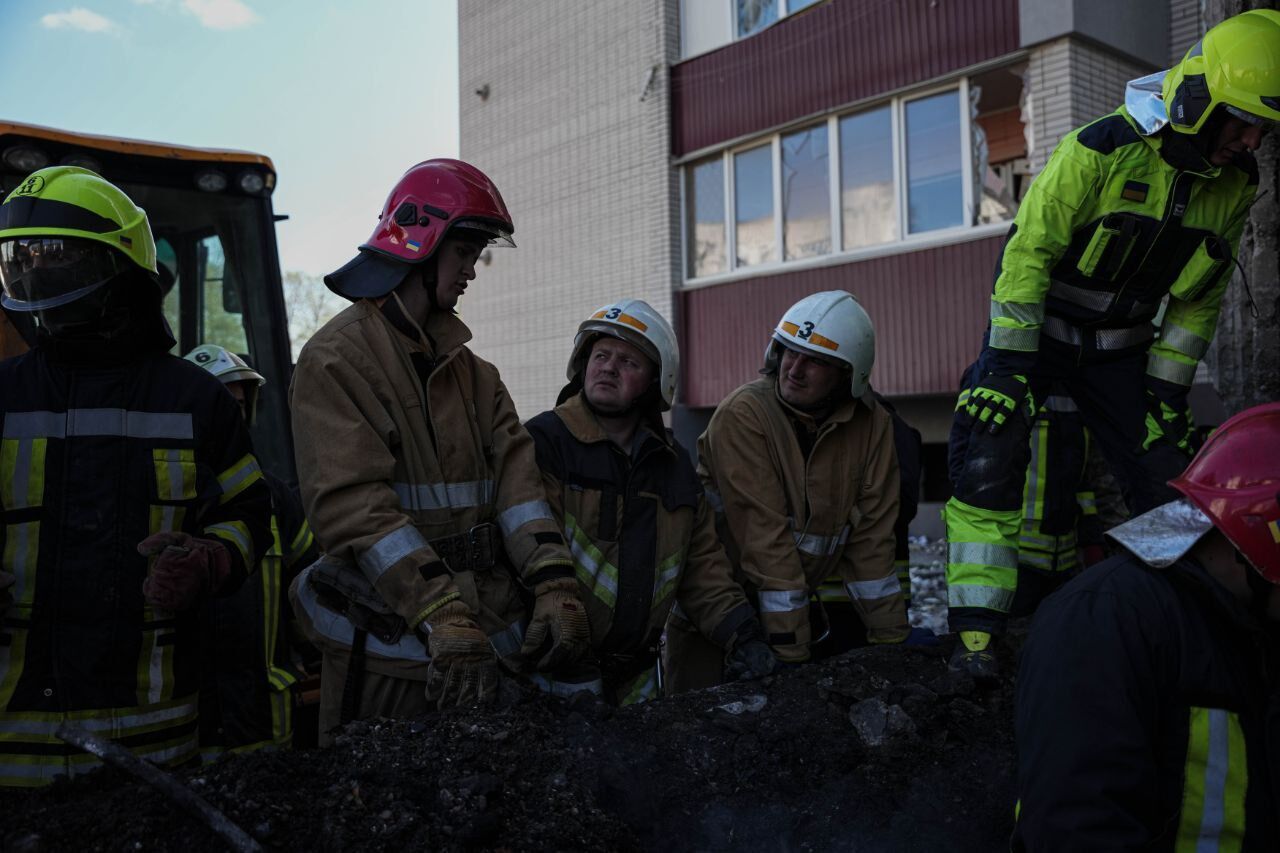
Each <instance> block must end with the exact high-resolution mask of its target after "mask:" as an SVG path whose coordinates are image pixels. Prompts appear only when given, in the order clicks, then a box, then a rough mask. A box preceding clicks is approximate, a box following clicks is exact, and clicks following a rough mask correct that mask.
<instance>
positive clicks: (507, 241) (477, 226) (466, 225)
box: [449, 219, 516, 249]
mask: <svg viewBox="0 0 1280 853" xmlns="http://www.w3.org/2000/svg"><path fill="white" fill-rule="evenodd" d="M455 229H461V230H464V231H474V232H475V233H476V236H477V237H479V238H480V239H482V240H486V241H487V242H488V245H490V246H502V247H505V248H507V249H514V248H515V247H516V241H515V240H512V239H511V229H510V228H506V227H504V226H503V225H500V224H499V223H497V222H494V221H493V220H490V219H459V220H457V221H456V222H454V223H453V224H452V225H450V226H449V231H450V232H452V231H454V230H455Z"/></svg>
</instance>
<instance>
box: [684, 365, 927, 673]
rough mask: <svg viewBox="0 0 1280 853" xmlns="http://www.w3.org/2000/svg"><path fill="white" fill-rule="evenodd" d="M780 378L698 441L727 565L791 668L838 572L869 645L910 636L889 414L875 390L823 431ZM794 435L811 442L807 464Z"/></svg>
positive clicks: (756, 390)
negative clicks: (796, 405) (818, 600)
mask: <svg viewBox="0 0 1280 853" xmlns="http://www.w3.org/2000/svg"><path fill="white" fill-rule="evenodd" d="M776 386H777V383H776V380H775V379H774V378H773V377H763V378H760V379H757V380H755V381H754V382H749V383H747V384H746V385H743V386H742V387H741V388H739V389H737V390H736V391H734V392H733V393H732V394H730V395H729V396H728V397H727V398H725V400H724V402H722V403H721V404H720V406H719V407H718V408H717V409H716V412H715V414H714V415H713V416H712V418H711V423H710V425H709V426H708V427H707V431H706V432H705V433H703V435H702V437H701V438H699V439H698V456H699V464H698V474H699V476H700V477H701V478H702V483H703V485H704V486H705V487H706V490H707V497H708V499H709V500H710V501H711V503H712V504H713V505H714V506H716V510H717V513H718V514H721V516H722V521H723V523H722V525H721V533H722V535H723V536H724V537H725V540H726V541H725V544H726V547H727V548H728V549H729V554H730V557H731V558H734V559H736V560H737V561H738V567H739V569H740V570H741V572H742V574H743V575H745V579H746V582H747V586H748V588H749V589H753V590H755V592H756V594H757V595H758V596H759V598H758V602H759V609H760V621H761V622H762V623H763V624H764V629H765V631H766V632H767V633H768V634H769V641H770V644H771V645H772V646H773V647H774V651H775V652H776V653H777V654H778V657H779V658H781V659H782V660H784V661H788V660H789V661H799V660H804V659H806V658H807V657H808V654H809V643H810V641H811V640H815V639H817V638H815V637H812V636H811V630H810V625H809V597H810V595H811V594H812V593H813V592H814V591H815V590H816V589H817V588H818V586H819V584H821V583H822V580H823V578H825V577H827V576H828V575H832V574H837V573H838V574H839V576H840V577H841V578H842V579H843V580H844V584H845V589H846V591H847V592H848V594H849V597H850V599H852V601H853V604H854V606H855V607H856V608H857V611H858V614H859V616H860V617H861V618H862V621H863V623H864V624H865V625H866V626H867V638H868V639H869V640H871V641H872V642H897V641H900V640H902V639H903V638H904V637H905V636H906V633H907V630H908V625H907V615H906V607H905V605H904V603H903V599H902V593H901V590H900V588H899V585H898V579H897V574H896V572H895V571H894V565H893V551H894V537H893V524H894V520H895V519H896V518H897V514H898V489H899V484H898V463H897V458H896V455H895V453H894V446H893V426H892V424H891V422H890V419H889V414H888V412H886V411H885V410H884V408H883V407H881V406H880V405H879V404H878V403H877V402H875V399H874V397H873V396H872V395H871V393H870V392H868V393H867V394H866V395H864V396H863V397H861V398H860V399H858V400H850V401H848V402H846V403H844V404H843V405H841V406H840V407H839V408H837V409H836V411H835V412H834V413H833V414H832V415H831V416H830V417H828V418H827V419H826V420H825V421H824V422H823V423H822V424H821V425H817V424H815V422H814V420H813V419H812V418H810V417H809V416H808V415H805V414H804V413H802V412H800V411H798V410H796V409H793V408H792V407H790V406H788V405H787V404H786V403H784V402H783V401H782V400H781V399H780V398H779V397H778V394H777V390H776ZM798 430H802V431H804V432H805V433H807V435H808V437H809V438H811V439H812V448H813V449H812V450H811V451H810V452H809V453H808V456H807V458H806V456H805V454H804V452H803V450H802V448H801V444H800V441H799V438H798V433H797V431H798Z"/></svg>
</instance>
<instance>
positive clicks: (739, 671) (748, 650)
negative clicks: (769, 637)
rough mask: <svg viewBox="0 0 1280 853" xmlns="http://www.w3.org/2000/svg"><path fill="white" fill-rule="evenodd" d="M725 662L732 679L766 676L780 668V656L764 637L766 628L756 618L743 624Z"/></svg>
mask: <svg viewBox="0 0 1280 853" xmlns="http://www.w3.org/2000/svg"><path fill="white" fill-rule="evenodd" d="M736 637H737V640H736V641H735V642H734V644H733V648H732V649H731V650H730V652H729V654H728V656H727V657H726V658H725V662H724V674H725V677H726V678H727V679H728V680H730V681H745V680H751V679H755V678H764V677H765V676H766V675H769V674H770V673H772V672H773V671H774V670H775V669H777V668H778V658H777V656H776V655H775V654H774V653H773V649H771V648H769V644H768V643H766V642H765V639H764V628H762V627H761V626H760V623H759V622H757V621H756V620H755V619H754V618H752V619H750V620H748V621H747V622H746V623H745V624H743V625H742V627H740V628H739V629H738V631H737V634H736Z"/></svg>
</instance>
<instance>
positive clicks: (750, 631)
mask: <svg viewBox="0 0 1280 853" xmlns="http://www.w3.org/2000/svg"><path fill="white" fill-rule="evenodd" d="M679 367H680V352H679V348H678V345H677V343H676V336H675V332H673V331H672V329H671V325H670V324H669V323H667V321H666V319H665V318H664V317H663V316H662V315H661V314H659V313H658V312H656V311H654V310H653V308H652V307H650V306H649V305H648V303H646V302H644V301H642V300H639V299H623V300H620V301H618V302H614V303H611V304H609V305H605V306H603V307H602V308H600V309H599V310H598V311H595V312H593V313H592V314H591V316H590V317H588V318H587V319H586V320H584V321H583V322H582V324H581V325H579V326H578V332H577V335H576V337H575V338H574V342H573V351H572V353H571V354H570V356H569V367H568V378H569V384H568V385H567V386H566V387H565V389H564V390H563V391H562V392H561V394H560V399H559V401H558V404H557V406H556V408H555V409H554V410H552V411H548V412H543V413H542V414H540V415H538V416H537V417H535V418H533V419H532V420H530V421H529V423H528V425H527V426H528V428H529V432H530V433H531V434H532V435H533V443H534V445H535V447H536V448H537V459H538V466H539V467H540V468H541V469H542V480H543V484H544V485H545V487H546V490H547V496H548V498H549V500H550V503H551V509H552V512H553V513H554V514H555V516H556V518H557V519H559V520H560V522H561V524H562V525H563V528H564V533H565V539H566V540H567V541H568V542H569V546H570V548H571V549H572V551H573V555H574V568H575V570H576V572H577V576H578V584H579V592H580V595H581V598H582V599H583V601H584V602H586V606H587V616H588V617H589V620H590V623H591V648H592V651H593V652H594V657H595V659H596V661H597V662H598V666H599V670H598V672H599V673H600V675H601V676H602V682H603V683H602V684H601V685H599V687H596V688H593V689H596V690H601V692H602V693H603V695H604V697H605V698H606V700H608V701H611V702H613V703H615V704H619V705H627V704H631V703H633V702H639V701H644V700H646V699H652V698H654V697H656V696H657V695H658V694H659V687H660V683H661V680H662V679H661V678H660V677H659V672H658V641H659V638H660V636H661V634H662V630H663V627H664V625H665V624H666V623H667V617H668V615H669V614H672V613H676V614H678V615H679V617H680V618H682V620H687V621H688V622H689V623H692V624H694V625H697V627H698V629H699V630H701V631H702V633H703V634H704V635H705V636H706V637H707V638H708V639H710V641H711V642H712V643H714V644H715V645H716V646H717V647H719V648H720V649H721V650H722V652H721V659H723V658H724V655H726V654H727V656H728V660H727V664H728V671H729V673H730V674H731V676H733V677H739V676H741V677H759V676H764V675H768V674H769V673H770V672H772V671H773V668H774V664H775V662H776V661H775V658H774V656H773V653H772V652H771V651H770V650H769V646H768V645H767V644H766V643H765V642H764V632H763V630H762V629H761V628H760V623H759V622H758V621H757V619H756V617H755V611H754V610H753V609H752V607H751V605H750V604H749V603H748V602H747V598H746V595H745V594H744V593H743V591H742V587H741V586H740V585H739V584H738V583H737V582H736V581H735V580H734V579H733V569H732V567H731V566H730V565H729V561H728V558H727V557H726V556H725V554H724V549H723V547H721V545H720V541H719V539H717V538H716V532H715V518H714V515H713V514H712V511H711V509H710V508H709V507H708V506H707V502H706V500H705V498H704V497H703V494H702V486H701V484H699V482H698V475H697V472H696V471H695V470H694V467H693V463H692V462H691V461H690V460H689V455H688V453H687V452H686V451H685V449H684V448H683V447H681V446H680V444H679V443H678V442H677V441H676V440H675V436H674V435H672V434H671V431H670V430H668V429H666V428H665V427H664V426H663V423H662V414H661V413H662V412H664V411H667V410H668V409H670V408H671V404H672V402H673V401H674V399H675V392H676V377H677V375H678V374H679ZM716 663H717V664H719V663H720V661H717V662H716ZM680 664H681V661H680V659H679V658H678V657H676V658H675V659H670V658H669V659H668V660H667V662H666V670H667V671H668V672H670V671H671V670H672V669H676V670H678V669H679V667H680ZM718 669H719V667H718V666H717V670H718ZM584 675H589V672H588V673H580V674H579V676H578V678H577V680H576V681H570V680H565V681H563V682H558V683H556V684H554V685H552V686H554V687H556V688H558V689H559V690H561V691H565V692H567V691H570V690H574V689H581V687H582V686H583V685H584V684H586V683H589V681H587V680H586V679H584ZM676 677H677V681H678V680H679V676H678V675H677V676H676ZM719 677H720V673H719V672H718V671H717V672H716V673H715V678H714V680H715V681H718V680H719ZM544 683H545V682H544Z"/></svg>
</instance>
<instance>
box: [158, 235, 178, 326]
mask: <svg viewBox="0 0 1280 853" xmlns="http://www.w3.org/2000/svg"><path fill="white" fill-rule="evenodd" d="M156 269H158V270H159V271H160V287H161V289H163V290H164V318H165V319H166V320H168V321H169V331H171V332H173V339H174V340H177V339H178V335H179V334H181V329H182V311H181V306H180V305H179V300H180V299H181V296H182V294H181V290H182V288H181V287H179V286H178V253H177V252H176V251H174V248H173V244H172V243H170V242H169V241H168V240H167V239H165V238H164V237H161V238H160V239H158V240H156Z"/></svg>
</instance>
